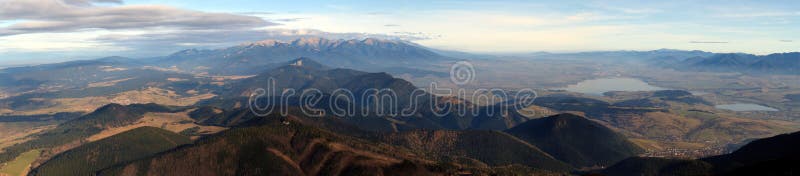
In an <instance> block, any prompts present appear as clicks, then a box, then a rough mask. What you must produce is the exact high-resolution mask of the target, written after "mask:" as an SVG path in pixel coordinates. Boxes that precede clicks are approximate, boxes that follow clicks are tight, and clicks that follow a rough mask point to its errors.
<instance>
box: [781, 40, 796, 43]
mask: <svg viewBox="0 0 800 176" xmlns="http://www.w3.org/2000/svg"><path fill="white" fill-rule="evenodd" d="M779 41H780V42H786V43H791V42H793V41H792V40H779Z"/></svg>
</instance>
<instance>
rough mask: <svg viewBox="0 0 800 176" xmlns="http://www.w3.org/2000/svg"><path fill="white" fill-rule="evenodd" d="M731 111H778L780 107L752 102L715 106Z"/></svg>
mask: <svg viewBox="0 0 800 176" xmlns="http://www.w3.org/2000/svg"><path fill="white" fill-rule="evenodd" d="M714 107H716V108H719V109H726V110H731V111H778V109H775V108H771V107H767V106H762V105H758V104H752V103H734V104H724V105H716V106H714Z"/></svg>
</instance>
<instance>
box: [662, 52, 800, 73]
mask: <svg viewBox="0 0 800 176" xmlns="http://www.w3.org/2000/svg"><path fill="white" fill-rule="evenodd" d="M661 59H663V60H660V61H658V62H659V63H658V64H660V65H661V66H666V67H670V68H676V69H683V70H700V71H723V72H731V71H739V72H753V73H772V74H776V73H777V74H798V73H800V72H798V70H800V52H791V53H775V54H769V55H753V54H744V53H723V54H714V55H711V56H705V57H686V58H679V57H671V58H661Z"/></svg>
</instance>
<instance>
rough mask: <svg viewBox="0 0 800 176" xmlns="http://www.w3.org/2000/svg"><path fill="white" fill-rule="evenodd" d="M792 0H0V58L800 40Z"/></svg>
mask: <svg viewBox="0 0 800 176" xmlns="http://www.w3.org/2000/svg"><path fill="white" fill-rule="evenodd" d="M798 31H800V1H796V0H784V1H781V0H774V1H757V0H753V1H737V0H706V1H682V0H677V1H627V0H594V1H592V0H589V1H572V0H560V1H503V0H500V1H466V0H442V1H430V0H426V1H416V0H396V1H376V0H372V1H301V0H296V1H265V0H226V1H210V0H208V1H206V0H0V66H2V65H13V64H29V63H47V62H57V61H65V60H74V59H90V58H97V57H104V56H112V55H115V56H126V57H152V56H160V55H167V54H170V53H172V52H176V51H178V50H182V49H189V48H204V49H210V48H224V47H228V46H235V45H238V44H242V43H247V42H254V41H259V40H265V39H278V40H289V39H292V38H297V37H310V36H317V37H326V38H332V39H353V38H366V37H376V38H389V39H401V40H409V41H412V42H415V43H419V44H421V45H424V46H428V47H432V48H437V49H445V50H457V51H466V52H475V53H527V52H539V51H547V52H577V51H607V50H655V49H662V48H668V49H682V50H704V51H711V52H725V53H727V52H744V53H753V54H769V53H778V52H795V51H798V48H800V32H798Z"/></svg>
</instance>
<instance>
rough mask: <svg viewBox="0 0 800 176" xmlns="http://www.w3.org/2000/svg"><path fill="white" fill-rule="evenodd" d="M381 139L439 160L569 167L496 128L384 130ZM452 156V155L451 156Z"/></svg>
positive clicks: (550, 167)
mask: <svg viewBox="0 0 800 176" xmlns="http://www.w3.org/2000/svg"><path fill="white" fill-rule="evenodd" d="M380 138H381V140H382V141H386V143H388V144H393V145H396V146H403V147H406V148H409V149H412V150H414V151H419V152H420V153H425V154H426V156H441V158H437V159H439V160H461V159H464V158H458V157H462V156H463V157H466V158H468V159H467V160H469V159H475V160H478V161H480V162H483V163H486V164H488V165H490V166H505V165H511V164H521V165H525V166H528V167H531V168H538V169H544V170H551V171H569V170H570V169H571V167H570V166H568V165H567V164H565V163H563V162H561V161H558V160H557V159H555V158H553V157H552V156H550V155H549V154H547V153H545V152H543V151H542V150H540V149H539V148H537V147H536V146H533V145H531V144H528V143H526V142H524V141H522V140H520V139H517V138H516V137H513V136H511V135H508V134H505V133H502V132H499V131H473V130H467V131H445V130H438V131H423V130H416V131H409V132H402V133H391V134H384V135H382V136H381V137H380ZM451 157H454V158H451Z"/></svg>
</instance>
